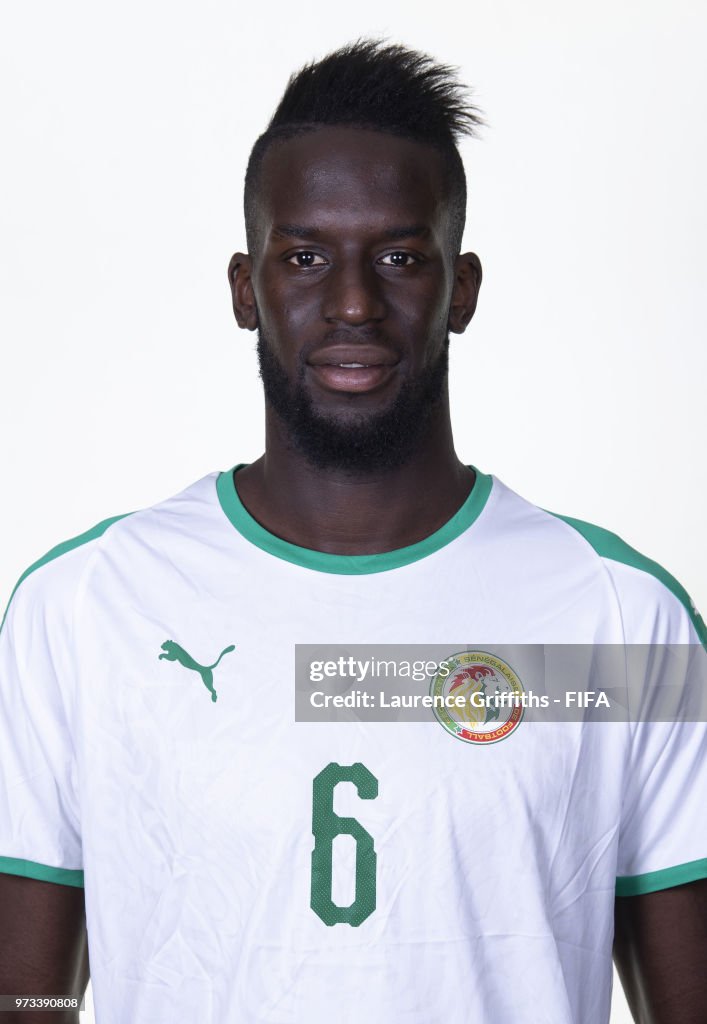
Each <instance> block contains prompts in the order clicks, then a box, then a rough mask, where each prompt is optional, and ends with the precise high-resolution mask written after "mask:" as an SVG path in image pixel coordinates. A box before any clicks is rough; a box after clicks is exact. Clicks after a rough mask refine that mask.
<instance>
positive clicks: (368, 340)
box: [298, 325, 402, 363]
mask: <svg viewBox="0 0 707 1024" xmlns="http://www.w3.org/2000/svg"><path fill="white" fill-rule="evenodd" d="M364 344H367V345H378V346H380V347H381V348H385V349H388V350H389V351H390V352H393V353H395V355H397V356H401V355H402V353H401V352H400V349H399V348H398V346H397V345H394V344H393V343H392V342H391V341H390V338H388V337H387V335H386V333H385V331H382V330H381V329H380V328H379V327H376V326H374V325H368V326H366V325H364V326H362V327H333V328H332V329H331V330H329V331H327V332H326V333H325V334H323V335H322V336H321V338H319V339H318V340H317V341H313V342H309V343H307V344H305V345H303V346H302V348H301V349H300V353H299V360H298V361H299V362H300V363H306V362H307V360H308V359H309V357H310V356H311V355H312V353H313V352H316V351H317V350H318V349H321V348H328V347H329V346H330V345H352V346H355V345H364Z"/></svg>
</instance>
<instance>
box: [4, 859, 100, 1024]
mask: <svg viewBox="0 0 707 1024" xmlns="http://www.w3.org/2000/svg"><path fill="white" fill-rule="evenodd" d="M88 975H89V970H88V947H87V939H86V912H85V905H84V893H83V889H80V888H77V887H75V886H71V885H56V884H54V883H52V882H39V881H36V880H35V879H33V878H21V877H20V876H19V875H6V874H0V994H3V995H14V996H22V995H26V996H30V995H53V996H68V995H71V996H78V997H79V1001H80V997H82V996H83V994H84V992H85V991H86V986H87V984H88ZM0 1020H2V1022H3V1024H16V1022H18V1024H50V1022H51V1024H79V1020H80V1018H79V1012H78V1010H71V1009H69V1010H61V1011H55V1010H48V1011H44V1010H42V1011H37V1012H34V1011H32V1010H26V1011H25V1010H22V1011H18V1012H13V1011H7V1012H3V1013H0Z"/></svg>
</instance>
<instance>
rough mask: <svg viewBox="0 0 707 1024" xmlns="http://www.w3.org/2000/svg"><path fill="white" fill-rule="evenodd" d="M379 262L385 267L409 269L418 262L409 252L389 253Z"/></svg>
mask: <svg viewBox="0 0 707 1024" xmlns="http://www.w3.org/2000/svg"><path fill="white" fill-rule="evenodd" d="M378 262H379V263H382V264H383V266H385V267H409V266H410V264H411V263H415V262H416V260H415V257H414V256H411V255H410V253H409V252H389V253H386V255H385V256H381V258H380V260H379V261H378Z"/></svg>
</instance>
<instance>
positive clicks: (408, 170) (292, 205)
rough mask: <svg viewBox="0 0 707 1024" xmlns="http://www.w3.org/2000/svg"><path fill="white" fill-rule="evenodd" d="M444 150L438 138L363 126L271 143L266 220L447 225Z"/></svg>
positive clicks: (262, 193) (263, 205) (265, 170)
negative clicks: (434, 141)
mask: <svg viewBox="0 0 707 1024" xmlns="http://www.w3.org/2000/svg"><path fill="white" fill-rule="evenodd" d="M444 178H445V176H444V166H443V157H442V156H441V154H440V153H438V152H437V150H435V149H434V148H433V147H432V146H428V145H425V144H422V143H419V142H415V141H413V140H411V139H405V138H399V137H398V136H395V135H390V134H386V133H383V132H377V131H368V130H366V129H361V128H339V127H326V128H319V129H316V130H314V131H307V132H304V133H302V134H300V135H296V136H293V137H292V138H289V139H286V140H282V141H277V142H275V143H273V144H272V145H271V146H270V148H269V149H268V150H267V152H266V153H265V156H264V159H263V165H262V170H261V180H260V189H259V203H258V206H259V215H260V217H261V218H262V220H261V226H262V228H264V229H265V231H268V230H269V229H270V228H271V227H272V226H274V225H276V224H279V223H288V224H303V225H312V226H317V225H318V224H320V223H322V224H323V225H326V223H327V222H331V221H335V222H336V225H337V227H338V229H339V230H341V231H344V230H347V229H352V230H354V229H362V230H363V229H365V228H367V227H368V228H370V229H371V230H375V228H376V227H377V226H385V225H386V224H388V225H389V224H391V223H400V224H405V223H415V224H420V223H424V224H426V225H428V226H429V227H430V228H431V229H432V230H433V231H434V232H435V233H436V232H437V231H441V230H443V227H444V223H443V222H444V221H445V214H446V207H447V203H446V189H445V188H444Z"/></svg>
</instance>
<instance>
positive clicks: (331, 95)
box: [244, 39, 484, 257]
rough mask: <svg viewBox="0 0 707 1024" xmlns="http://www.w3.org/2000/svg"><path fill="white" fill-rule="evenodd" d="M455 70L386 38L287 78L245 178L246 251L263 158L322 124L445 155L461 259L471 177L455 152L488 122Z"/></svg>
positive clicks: (253, 242) (253, 237)
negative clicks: (402, 141) (386, 136)
mask: <svg viewBox="0 0 707 1024" xmlns="http://www.w3.org/2000/svg"><path fill="white" fill-rule="evenodd" d="M468 94H469V90H468V89H467V87H466V86H464V85H462V84H461V83H460V82H459V81H458V80H457V78H456V72H455V69H454V68H452V67H449V66H448V65H446V64H437V63H436V62H435V61H434V60H433V59H432V57H430V56H428V55H427V54H425V53H420V52H418V51H416V50H409V49H407V48H406V47H404V46H399V45H396V44H389V45H386V44H385V42H384V41H383V40H376V39H359V40H357V41H356V42H355V43H349V44H347V45H346V46H342V47H341V49H339V50H335V51H334V52H333V53H330V54H328V55H327V56H326V57H323V58H322V59H321V60H319V61H316V62H311V63H309V64H305V66H304V67H303V68H301V69H300V70H299V71H297V72H296V73H295V74H293V75H292V76H291V77H290V80H289V82H288V84H287V88H286V89H285V92H284V95H283V97H282V99H281V100H280V103H279V104H278V107H277V109H276V111H275V113H274V114H273V116H272V118H271V120H270V123H269V125H268V127H267V129H266V131H265V132H264V133H263V134H262V135H261V136H260V138H258V139H257V141H256V143H255V145H254V146H253V149H252V151H251V154H250V158H249V160H248V167H247V170H246V176H245V191H244V212H245V225H246V239H247V243H248V250H249V252H250V253H251V255H254V254H255V253H256V252H257V250H258V246H259V242H260V239H259V238H258V235H257V201H258V188H259V179H260V170H261V167H262V163H263V157H264V156H265V153H266V152H267V150H268V149H269V148H270V146H271V145H273V143H275V142H278V141H282V140H285V139H288V138H292V136H294V135H298V134H300V133H302V132H308V131H316V129H317V128H321V127H323V126H325V125H339V126H347V127H349V128H366V129H368V130H372V131H380V132H388V133H389V134H391V135H398V136H401V137H403V138H406V139H411V140H413V141H414V142H421V143H425V144H427V145H429V146H432V147H434V148H435V149H436V150H437V151H438V152H440V153H441V154H442V155H443V157H444V160H443V161H442V164H443V167H444V175H445V182H444V187H445V189H446V192H447V197H448V202H449V210H450V238H449V246H450V255H451V256H452V257H456V256H457V255H458V254H459V251H460V248H461V243H462V235H463V233H464V222H465V219H466V176H465V174H464V165H463V163H462V160H461V157H460V155H459V150H458V149H457V142H458V141H459V139H461V138H462V137H463V136H465V135H468V136H476V135H477V134H478V132H477V129H478V127H479V126H480V125H483V124H484V120H483V118H482V117H481V115H480V112H479V110H478V108H477V107H475V106H474V105H473V104H472V103H471V102H470V101H469V99H468Z"/></svg>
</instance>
